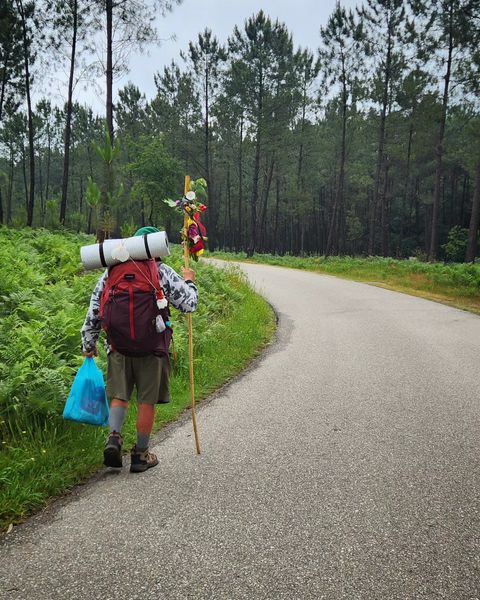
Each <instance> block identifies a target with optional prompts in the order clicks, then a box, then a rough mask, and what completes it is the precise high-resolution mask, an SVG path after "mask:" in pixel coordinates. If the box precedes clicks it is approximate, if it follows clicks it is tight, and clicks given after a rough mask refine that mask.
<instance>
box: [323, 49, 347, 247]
mask: <svg viewBox="0 0 480 600" xmlns="http://www.w3.org/2000/svg"><path fill="white" fill-rule="evenodd" d="M342 65H343V68H342V82H343V83H342V85H343V89H342V145H341V150H340V172H339V175H338V181H337V190H336V193H335V201H334V203H333V211H332V218H331V222H330V229H329V232H328V239H327V247H326V249H325V256H330V254H331V253H332V250H337V251H338V229H339V219H340V213H341V211H342V209H343V190H344V180H345V162H346V154H347V151H346V139H347V101H348V96H347V87H346V74H345V58H344V57H343V55H342Z"/></svg>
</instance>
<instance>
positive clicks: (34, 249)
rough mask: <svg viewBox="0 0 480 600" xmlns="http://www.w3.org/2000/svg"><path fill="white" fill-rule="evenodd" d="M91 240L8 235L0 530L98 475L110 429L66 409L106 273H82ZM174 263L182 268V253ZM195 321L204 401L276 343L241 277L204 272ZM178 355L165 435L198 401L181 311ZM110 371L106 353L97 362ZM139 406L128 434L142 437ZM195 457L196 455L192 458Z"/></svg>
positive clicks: (1, 360)
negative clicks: (85, 328)
mask: <svg viewBox="0 0 480 600" xmlns="http://www.w3.org/2000/svg"><path fill="white" fill-rule="evenodd" d="M85 243H91V239H89V238H86V237H85V236H75V235H72V234H64V233H62V234H60V233H56V234H54V233H51V232H46V231H38V230H37V231H35V230H23V231H15V230H11V229H7V228H0V254H1V256H0V271H1V272H0V297H1V298H2V303H1V304H0V316H1V317H2V318H1V319H0V531H2V530H5V529H6V528H7V527H8V526H9V525H10V524H11V523H18V522H20V521H22V520H23V519H24V518H25V516H26V515H28V514H29V513H31V512H32V511H34V510H38V509H39V508H41V507H43V506H45V505H46V504H47V503H48V501H49V500H50V499H51V498H52V497H55V496H58V495H60V494H63V493H65V492H66V491H67V490H69V489H70V488H72V487H73V486H74V485H76V484H78V483H80V482H82V481H83V480H85V479H86V478H87V477H88V476H89V475H91V474H92V473H93V472H94V471H95V470H96V469H97V468H98V467H99V466H101V461H102V446H103V443H104V440H105V433H106V430H105V429H104V428H95V427H91V426H88V425H81V424H76V423H72V422H67V421H64V420H63V419H62V417H61V413H62V411H63V405H64V402H65V399H66V396H67V395H68V390H69V387H70V385H71V382H72V380H73V376H74V373H75V371H76V369H77V368H78V366H79V365H80V364H81V362H82V360H83V359H82V358H81V356H80V355H79V343H80V337H79V328H80V326H81V323H82V322H83V318H84V316H85V312H86V308H87V303H88V298H89V295H90V293H91V290H92V289H93V286H94V284H95V281H96V279H97V278H98V277H99V275H100V273H99V272H95V273H84V272H83V271H82V270H81V268H80V266H79V264H78V256H79V254H78V251H79V246H80V245H82V244H85ZM168 264H170V265H171V266H172V267H173V268H175V269H177V270H178V269H179V267H180V264H181V252H180V251H179V250H178V249H177V250H174V252H173V255H172V257H169V259H168ZM196 270H197V278H198V287H199V293H200V303H199V309H198V311H197V312H196V313H195V314H194V315H193V323H194V356H195V383H196V397H197V399H199V400H201V399H202V398H205V397H206V396H207V395H208V394H209V393H211V392H212V391H213V390H215V389H216V388H218V387H219V386H220V385H221V384H223V383H224V382H225V381H227V380H228V379H229V378H231V377H232V376H234V375H235V374H237V373H238V372H240V371H241V370H242V369H243V368H244V367H245V366H246V365H247V364H248V363H249V362H250V361H251V360H252V358H253V357H254V356H256V355H257V354H258V353H259V351H260V350H261V349H262V348H263V347H264V346H265V345H266V344H267V343H268V342H269V341H270V339H271V337H272V335H273V332H274V329H275V317H274V314H273V311H272V309H271V307H270V306H269V305H268V304H267V303H266V302H265V301H264V300H263V299H262V298H261V297H260V296H258V295H257V294H256V293H255V292H254V291H253V289H252V288H251V287H250V286H249V285H248V284H247V282H246V280H245V279H244V277H243V276H242V275H241V274H240V273H239V272H238V271H235V270H229V271H228V272H225V271H223V270H218V269H215V268H214V267H212V266H209V265H206V264H201V263H199V264H198V266H197V267H196ZM173 321H174V323H175V345H176V350H177V354H178V359H177V362H176V363H175V366H174V370H173V376H172V380H171V395H172V402H171V403H170V404H168V405H160V406H159V407H158V408H157V418H156V429H157V430H158V429H159V428H160V427H161V426H162V425H163V424H165V423H167V422H169V421H172V420H174V419H175V418H176V417H177V416H178V415H179V413H181V412H182V411H183V410H184V408H185V407H186V406H188V404H189V401H190V394H189V383H188V381H189V380H188V352H187V332H186V326H185V321H186V319H185V317H184V316H183V315H181V314H180V313H178V312H177V311H174V314H173ZM98 363H99V364H100V366H102V367H105V354H104V352H102V351H101V354H100V357H99V359H98ZM135 413H136V411H135V403H132V407H131V410H130V411H129V415H128V417H127V422H126V424H125V429H124V432H123V433H124V437H125V442H126V444H125V445H126V446H127V447H128V446H129V444H133V442H134V437H135V417H136V414H135ZM192 451H193V450H192Z"/></svg>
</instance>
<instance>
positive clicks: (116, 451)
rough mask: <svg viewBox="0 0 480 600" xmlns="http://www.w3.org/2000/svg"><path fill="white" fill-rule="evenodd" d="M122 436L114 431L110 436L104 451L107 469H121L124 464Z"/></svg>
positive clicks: (104, 462) (104, 461)
mask: <svg viewBox="0 0 480 600" xmlns="http://www.w3.org/2000/svg"><path fill="white" fill-rule="evenodd" d="M122 444H123V440H122V436H121V435H120V434H119V433H117V432H116V431H114V432H113V433H111V434H110V435H109V436H108V439H107V441H106V442H105V448H104V450H103V464H104V465H106V466H107V467H113V468H115V469H121V468H122V467H123V463H122Z"/></svg>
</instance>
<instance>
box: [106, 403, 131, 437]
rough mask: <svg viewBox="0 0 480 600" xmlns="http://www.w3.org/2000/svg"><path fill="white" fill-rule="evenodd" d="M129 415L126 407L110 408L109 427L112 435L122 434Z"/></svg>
mask: <svg viewBox="0 0 480 600" xmlns="http://www.w3.org/2000/svg"><path fill="white" fill-rule="evenodd" d="M126 415H127V407H126V406H114V407H113V408H110V414H109V416H108V427H109V431H110V433H113V432H114V431H116V432H117V433H120V432H121V431H122V425H123V422H124V421H125V417H126Z"/></svg>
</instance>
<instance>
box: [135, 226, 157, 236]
mask: <svg viewBox="0 0 480 600" xmlns="http://www.w3.org/2000/svg"><path fill="white" fill-rule="evenodd" d="M159 232H160V229H157V228H156V227H152V226H151V225H147V226H146V227H140V229H137V231H136V232H135V233H134V234H133V235H134V236H136V235H146V234H147V233H159Z"/></svg>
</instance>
